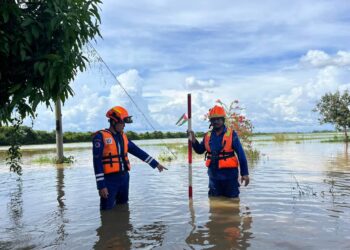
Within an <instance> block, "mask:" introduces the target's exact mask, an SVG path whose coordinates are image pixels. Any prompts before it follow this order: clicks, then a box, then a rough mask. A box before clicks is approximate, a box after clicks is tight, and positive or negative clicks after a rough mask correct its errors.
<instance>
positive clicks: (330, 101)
mask: <svg viewBox="0 0 350 250" xmlns="http://www.w3.org/2000/svg"><path fill="white" fill-rule="evenodd" d="M313 111H315V112H319V114H320V115H321V117H320V118H319V121H320V123H321V124H324V123H331V124H334V125H335V127H336V129H337V130H340V131H343V132H344V134H345V141H346V142H348V141H349V136H348V129H349V126H350V94H349V91H347V90H346V91H344V93H340V92H339V91H337V92H335V93H327V94H325V95H324V96H322V97H321V100H320V101H319V102H318V103H317V105H316V108H315V109H314V110H313Z"/></svg>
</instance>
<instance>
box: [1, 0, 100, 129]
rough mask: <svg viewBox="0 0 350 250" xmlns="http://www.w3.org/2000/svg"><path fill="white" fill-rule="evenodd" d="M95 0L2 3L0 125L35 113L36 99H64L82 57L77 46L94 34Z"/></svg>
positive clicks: (82, 66) (97, 20) (96, 22)
mask: <svg viewBox="0 0 350 250" xmlns="http://www.w3.org/2000/svg"><path fill="white" fill-rule="evenodd" d="M98 3H100V0H89V1H87V0H35V1H30V0H29V1H15V0H4V1H1V8H0V124H6V123H8V122H11V121H13V118H14V117H13V115H14V111H16V113H17V114H19V116H18V117H17V118H20V119H23V118H24V117H26V116H28V115H30V116H32V117H34V114H35V110H36V108H37V106H38V104H39V103H45V104H46V105H47V106H49V105H50V101H55V100H57V99H61V100H62V102H64V101H65V100H66V99H67V98H68V97H69V96H70V95H73V90H72V88H71V87H70V86H69V84H70V82H71V81H72V80H73V79H74V77H75V76H76V74H77V72H78V70H80V71H83V70H84V69H85V66H86V63H87V62H88V60H87V58H86V57H84V55H83V54H82V47H83V46H84V44H86V43H87V42H88V41H89V40H90V39H92V38H94V37H95V35H97V34H98V35H100V34H99V30H98V27H99V23H100V16H99V13H98V6H97V4H98Z"/></svg>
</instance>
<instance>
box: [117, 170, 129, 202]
mask: <svg viewBox="0 0 350 250" xmlns="http://www.w3.org/2000/svg"><path fill="white" fill-rule="evenodd" d="M129 180H130V176H129V172H127V171H126V172H125V173H121V174H120V182H119V183H120V186H119V190H118V193H117V197H116V202H117V204H124V203H127V202H128V200H129Z"/></svg>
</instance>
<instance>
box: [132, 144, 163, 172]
mask: <svg viewBox="0 0 350 250" xmlns="http://www.w3.org/2000/svg"><path fill="white" fill-rule="evenodd" d="M128 152H129V153H130V154H132V155H134V156H136V157H137V158H139V159H140V160H141V161H144V162H146V163H147V164H148V165H150V166H151V167H152V168H158V170H159V171H163V169H166V168H165V167H163V165H161V164H159V162H158V161H156V160H155V159H154V158H153V157H152V156H150V155H149V154H147V153H146V152H145V151H143V150H142V149H141V148H139V147H138V146H136V144H135V143H133V142H132V141H131V140H129V144H128Z"/></svg>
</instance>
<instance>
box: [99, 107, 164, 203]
mask: <svg viewBox="0 0 350 250" xmlns="http://www.w3.org/2000/svg"><path fill="white" fill-rule="evenodd" d="M106 116H107V118H109V123H110V127H109V129H104V130H100V131H97V132H96V133H95V134H94V137H93V163H94V170H95V177H96V183H97V189H98V192H99V195H100V209H101V210H107V209H111V208H113V207H114V206H115V205H116V204H124V203H127V202H128V200H129V171H130V161H129V158H128V153H130V154H132V155H134V156H136V157H137V158H139V159H140V160H142V161H144V162H146V163H148V164H149V165H150V166H151V167H152V168H158V170H159V172H162V171H163V170H164V169H167V168H165V167H164V166H163V165H161V164H160V163H158V162H157V161H156V160H155V159H153V158H152V157H151V156H150V155H148V154H147V153H146V152H144V151H143V150H142V149H140V148H139V147H138V146H136V145H135V144H134V143H133V142H132V141H131V140H128V138H127V136H126V134H125V133H124V132H123V130H124V127H125V123H132V117H131V116H129V114H128V111H127V110H126V109H125V108H123V107H121V106H115V107H113V108H111V109H110V110H108V112H107V114H106Z"/></svg>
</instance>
